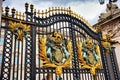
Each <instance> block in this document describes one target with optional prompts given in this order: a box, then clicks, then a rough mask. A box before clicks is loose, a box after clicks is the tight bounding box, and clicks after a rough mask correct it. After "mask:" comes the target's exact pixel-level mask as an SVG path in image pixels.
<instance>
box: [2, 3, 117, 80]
mask: <svg viewBox="0 0 120 80" xmlns="http://www.w3.org/2000/svg"><path fill="white" fill-rule="evenodd" d="M28 9H29V4H28V3H26V4H25V13H21V12H18V11H16V10H15V9H14V8H13V9H12V10H11V12H12V13H11V14H9V7H5V12H3V13H2V29H3V30H4V33H5V34H4V35H2V36H1V38H4V46H3V54H2V64H1V73H0V74H1V77H0V80H14V79H17V80H119V74H118V68H117V64H116V60H115V55H114V54H115V52H114V50H113V49H112V47H111V44H110V41H109V40H106V39H108V38H106V39H104V38H102V33H101V32H99V31H97V29H94V28H93V27H92V26H91V25H90V24H89V23H88V22H87V21H86V20H85V19H84V18H83V17H81V16H80V15H78V14H76V13H75V12H73V11H72V10H71V9H70V7H69V8H60V7H55V8H54V7H53V8H49V10H46V11H44V10H42V11H41V12H40V10H38V11H37V10H36V9H35V10H34V6H33V5H30V11H29V10H28ZM3 11H4V10H3ZM106 41H107V42H106ZM106 44H109V46H106ZM108 52H109V54H110V55H108V54H107V53H108ZM108 56H109V57H110V60H111V63H110V62H108ZM110 66H111V67H110ZM110 70H112V71H113V72H114V73H111V71H110ZM111 75H112V76H111Z"/></svg>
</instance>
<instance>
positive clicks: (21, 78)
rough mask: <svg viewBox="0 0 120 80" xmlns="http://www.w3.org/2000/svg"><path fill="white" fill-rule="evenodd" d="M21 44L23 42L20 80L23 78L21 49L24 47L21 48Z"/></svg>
mask: <svg viewBox="0 0 120 80" xmlns="http://www.w3.org/2000/svg"><path fill="white" fill-rule="evenodd" d="M23 42H24V40H23V41H22V42H21V71H20V73H21V74H20V80H22V77H23V76H22V65H23V48H24V47H23V44H24V43H23Z"/></svg>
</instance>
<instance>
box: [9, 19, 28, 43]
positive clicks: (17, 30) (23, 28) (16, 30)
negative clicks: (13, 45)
mask: <svg viewBox="0 0 120 80" xmlns="http://www.w3.org/2000/svg"><path fill="white" fill-rule="evenodd" d="M8 26H9V30H10V31H11V32H12V33H13V34H15V37H16V39H17V40H19V41H22V40H23V37H25V36H26V34H27V33H29V31H30V26H27V25H25V24H22V23H21V22H20V23H16V22H12V21H9V25H8Z"/></svg>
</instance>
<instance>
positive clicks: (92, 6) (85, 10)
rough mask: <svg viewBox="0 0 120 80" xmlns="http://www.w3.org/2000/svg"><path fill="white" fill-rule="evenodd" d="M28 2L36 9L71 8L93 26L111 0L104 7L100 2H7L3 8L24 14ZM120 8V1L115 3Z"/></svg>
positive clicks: (79, 0) (73, 0)
mask: <svg viewBox="0 0 120 80" xmlns="http://www.w3.org/2000/svg"><path fill="white" fill-rule="evenodd" d="M26 2H28V3H29V4H33V5H34V7H35V8H36V9H39V10H45V9H48V8H49V7H65V8H68V7H69V6H70V7H71V9H72V11H74V12H76V13H78V14H79V15H81V16H82V17H83V18H85V19H86V20H87V21H88V22H89V23H90V24H91V25H94V24H95V23H97V20H98V17H99V15H100V13H102V12H105V9H106V4H107V3H108V2H109V0H105V3H104V4H103V5H100V4H99V0H5V1H4V2H3V7H5V6H9V7H10V8H11V9H12V8H15V9H16V10H18V11H21V12H24V11H25V10H24V4H25V3H26ZM115 3H116V4H117V5H118V7H119V8H120V0H118V1H117V2H115Z"/></svg>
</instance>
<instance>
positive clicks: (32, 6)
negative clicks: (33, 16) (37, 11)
mask: <svg viewBox="0 0 120 80" xmlns="http://www.w3.org/2000/svg"><path fill="white" fill-rule="evenodd" d="M30 9H31V12H33V9H34V5H33V4H31V5H30Z"/></svg>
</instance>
